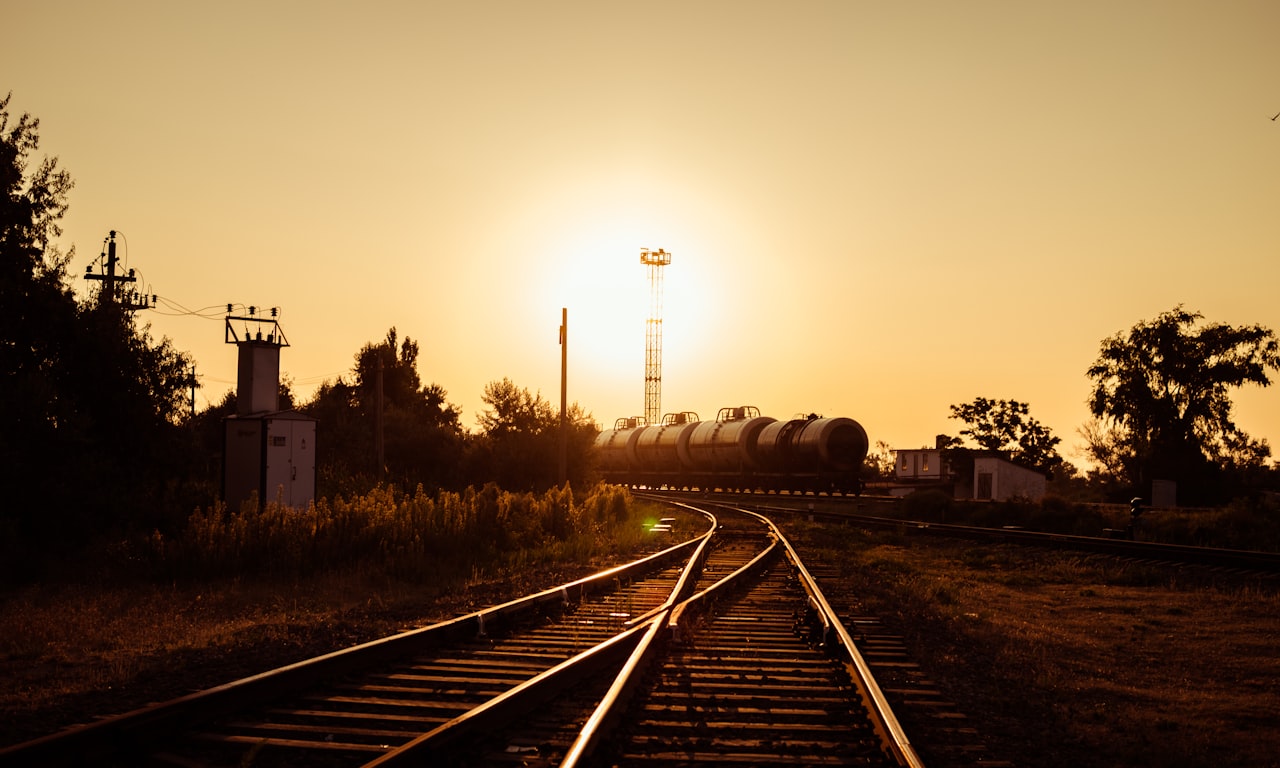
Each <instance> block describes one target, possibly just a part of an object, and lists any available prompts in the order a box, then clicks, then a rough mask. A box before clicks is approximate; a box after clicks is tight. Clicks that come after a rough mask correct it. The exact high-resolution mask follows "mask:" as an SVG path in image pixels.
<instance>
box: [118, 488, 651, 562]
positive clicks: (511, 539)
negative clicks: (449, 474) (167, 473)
mask: <svg viewBox="0 0 1280 768" xmlns="http://www.w3.org/2000/svg"><path fill="white" fill-rule="evenodd" d="M639 515H640V512H639V511H637V510H634V509H633V505H632V503H631V497H630V494H629V493H628V492H627V491H626V489H623V488H619V487H616V486H606V485H599V486H595V487H593V488H591V489H589V490H588V491H587V492H586V495H585V496H584V497H583V498H582V499H580V500H579V499H578V498H576V497H575V495H574V492H573V489H572V488H570V487H569V486H568V485H566V486H564V487H562V488H555V489H552V490H550V491H547V492H545V493H543V494H542V495H535V494H532V493H512V492H508V491H503V490H501V489H499V488H498V487H496V486H494V485H486V486H484V487H483V488H479V489H476V488H468V489H467V490H466V491H464V492H462V493H455V492H440V493H437V494H434V495H432V494H427V493H426V492H424V491H423V489H422V488H421V487H419V488H417V489H416V490H415V491H414V492H413V493H405V492H401V491H399V490H397V489H396V488H394V487H379V488H375V489H373V490H372V491H370V492H368V493H367V494H364V495H356V496H352V497H349V498H347V497H341V496H340V497H337V498H335V499H333V500H329V499H320V500H319V501H316V502H314V503H312V504H311V505H310V506H308V507H307V508H306V509H291V508H288V507H285V506H283V505H282V504H280V503H278V502H272V503H269V504H266V505H264V506H263V507H262V508H261V509H259V508H258V505H257V504H256V503H254V502H253V501H250V502H249V503H246V504H244V505H243V506H242V507H241V508H240V509H239V510H230V509H228V508H227V507H226V505H224V504H217V505H215V506H213V507H209V508H207V509H200V510H197V511H196V512H195V513H194V514H193V515H192V516H191V518H190V519H189V520H188V523H187V525H186V527H185V528H184V529H183V530H182V531H181V532H180V533H179V534H177V535H176V536H172V537H165V536H161V535H159V534H154V535H153V536H152V537H151V538H150V539H149V540H148V541H147V542H146V543H145V545H143V547H142V549H143V550H144V551H145V553H146V555H145V558H146V560H147V561H149V563H150V564H151V568H152V569H153V573H155V575H157V576H160V577H163V578H172V579H178V580H186V579H217V578H226V577H240V576H250V577H269V578H304V577H308V576H312V575H315V574H317V573H321V572H328V571H335V570H344V569H348V570H349V569H359V570H364V571H368V572H371V573H376V574H385V575H387V576H390V577H394V578H398V579H404V580H411V581H419V580H429V579H432V578H435V577H438V576H441V575H445V574H447V575H449V576H451V577H453V576H456V575H457V574H458V573H470V572H472V571H473V570H474V569H475V568H477V567H478V566H489V567H492V566H497V567H500V568H501V567H510V566H519V565H522V564H529V563H533V562H551V561H554V560H557V559H560V558H563V557H566V556H574V557H577V558H586V557H591V556H593V555H597V554H605V553H607V552H609V551H615V550H620V549H625V548H627V547H629V546H631V545H633V544H634V543H635V542H636V541H637V540H638V538H639V537H640V536H641V535H643V531H642V530H641V526H640V523H639ZM628 536H630V537H631V538H630V540H628Z"/></svg>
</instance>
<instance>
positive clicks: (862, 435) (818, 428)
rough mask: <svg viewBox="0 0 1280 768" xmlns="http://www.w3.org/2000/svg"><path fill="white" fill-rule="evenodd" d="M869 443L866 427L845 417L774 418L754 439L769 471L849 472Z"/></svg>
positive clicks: (857, 463)
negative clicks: (776, 419)
mask: <svg viewBox="0 0 1280 768" xmlns="http://www.w3.org/2000/svg"><path fill="white" fill-rule="evenodd" d="M868 447H869V443H868V441H867V433H866V430H864V429H863V428H862V425H861V424H859V423H858V422H856V421H854V420H853V419H847V418H844V417H839V418H831V419H816V418H814V419H792V420H790V421H786V422H775V423H773V424H770V425H769V426H767V427H765V428H764V430H762V431H761V433H760V436H759V438H758V439H757V441H756V448H757V451H758V453H759V459H760V463H761V465H762V466H763V467H764V468H765V469H766V470H768V471H771V472H852V471H854V470H857V469H858V468H859V467H861V466H862V462H863V460H865V459H866V457H867V449H868Z"/></svg>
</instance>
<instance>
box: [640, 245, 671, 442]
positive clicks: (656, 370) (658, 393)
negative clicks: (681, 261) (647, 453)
mask: <svg viewBox="0 0 1280 768" xmlns="http://www.w3.org/2000/svg"><path fill="white" fill-rule="evenodd" d="M640 263H641V264H644V265H645V267H646V268H647V272H648V273H649V319H648V320H647V321H645V333H644V418H645V423H647V424H657V423H659V421H660V420H661V418H662V268H663V267H665V266H666V265H668V264H670V263H671V254H670V253H667V252H666V251H664V250H662V249H661V248H659V249H658V250H656V251H651V250H649V249H648V248H641V249H640Z"/></svg>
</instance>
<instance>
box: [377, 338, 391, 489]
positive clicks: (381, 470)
mask: <svg viewBox="0 0 1280 768" xmlns="http://www.w3.org/2000/svg"><path fill="white" fill-rule="evenodd" d="M393 349H394V348H393ZM373 425H374V436H373V442H374V450H375V452H376V453H377V454H378V479H379V480H381V479H382V477H383V476H384V475H385V474H386V469H387V458H386V445H385V443H384V440H383V427H382V352H381V350H379V351H378V392H377V394H376V395H375V396H374V415H373Z"/></svg>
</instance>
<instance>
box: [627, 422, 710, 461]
mask: <svg viewBox="0 0 1280 768" xmlns="http://www.w3.org/2000/svg"><path fill="white" fill-rule="evenodd" d="M698 423H699V422H688V423H685V424H662V425H653V426H648V427H645V428H643V429H641V430H640V434H639V435H637V437H636V444H635V461H636V463H635V467H636V468H638V469H639V470H641V471H643V472H669V473H678V472H679V471H680V468H681V461H682V457H683V456H684V454H685V445H686V444H687V443H688V442H689V434H690V432H692V431H693V428H694V427H696V426H697V425H698Z"/></svg>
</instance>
